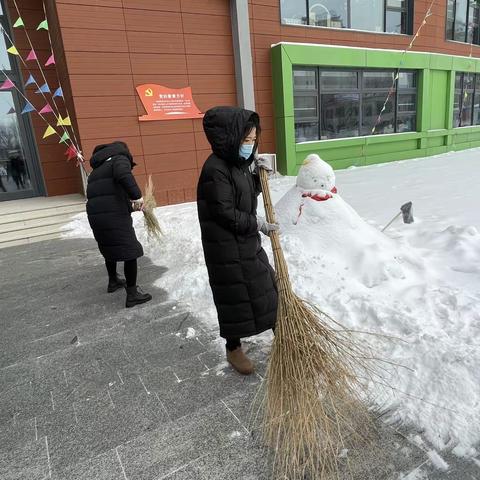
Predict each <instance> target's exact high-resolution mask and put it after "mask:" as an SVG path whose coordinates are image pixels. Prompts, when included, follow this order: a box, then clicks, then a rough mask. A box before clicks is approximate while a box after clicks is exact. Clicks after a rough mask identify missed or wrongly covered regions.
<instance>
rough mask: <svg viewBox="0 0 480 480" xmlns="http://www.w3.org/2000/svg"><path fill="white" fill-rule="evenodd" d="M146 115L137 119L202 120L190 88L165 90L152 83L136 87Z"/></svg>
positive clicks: (201, 114)
mask: <svg viewBox="0 0 480 480" xmlns="http://www.w3.org/2000/svg"><path fill="white" fill-rule="evenodd" d="M137 93H138V95H140V99H141V100H142V103H143V106H144V107H145V110H146V111H147V115H142V116H141V117H138V119H139V120H140V121H142V122H144V121H148V120H175V119H177V118H202V117H203V113H202V112H201V111H200V110H199V109H198V108H197V106H196V105H195V102H194V101H193V98H192V89H191V87H185V88H167V87H164V86H162V85H156V84H154V83H147V84H145V85H139V86H138V87H137Z"/></svg>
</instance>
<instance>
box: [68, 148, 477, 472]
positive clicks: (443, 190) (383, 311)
mask: <svg viewBox="0 0 480 480" xmlns="http://www.w3.org/2000/svg"><path fill="white" fill-rule="evenodd" d="M479 162H480V149H473V150H469V151H461V152H453V153H448V154H444V155H439V156H436V157H430V158H426V159H418V160H408V161H401V162H393V163H389V164H382V165H373V166H369V167H362V168H350V169H347V170H342V171H337V172H335V173H336V177H337V180H336V186H337V189H338V195H336V196H335V198H333V199H330V200H328V201H326V202H315V203H314V201H313V200H310V199H308V201H307V202H304V206H303V210H302V215H301V217H300V221H298V222H297V224H296V225H295V224H294V221H293V219H294V218H296V217H297V216H298V202H299V201H301V195H300V197H299V195H298V192H295V189H294V188H293V187H294V185H295V178H294V177H280V178H276V179H272V180H271V189H272V196H273V200H274V202H277V205H276V210H277V214H278V217H279V219H280V224H281V237H282V245H283V247H284V251H285V256H286V258H287V261H288V265H289V269H290V274H291V277H292V281H293V283H294V288H295V290H296V291H297V292H298V293H299V294H300V295H301V296H303V297H305V298H307V299H309V300H311V301H314V302H315V303H316V304H318V305H319V306H320V308H322V309H323V310H325V311H327V312H328V313H330V314H331V315H332V316H333V317H334V318H335V319H337V320H338V321H340V322H341V323H343V324H344V325H346V326H347V327H350V328H353V329H355V330H362V331H369V332H373V333H375V332H376V333H380V334H384V335H392V336H394V337H398V338H400V339H401V341H392V342H385V341H383V340H381V339H380V337H379V338H378V340H375V338H376V337H373V338H374V340H372V341H373V342H374V344H375V347H376V348H377V349H378V351H379V355H380V356H381V357H382V358H384V359H386V360H389V361H391V362H393V363H396V364H398V365H401V366H402V367H399V368H396V369H394V370H392V371H391V372H390V377H389V378H387V379H386V382H387V383H388V384H389V385H390V386H391V388H385V387H384V386H381V385H377V384H372V385H371V386H370V393H371V394H372V398H374V399H375V400H376V401H377V402H378V406H379V407H381V408H384V409H388V410H389V411H390V412H391V416H393V418H394V419H396V420H401V421H402V422H403V423H405V424H407V425H409V426H413V427H414V428H415V429H417V430H418V431H419V432H421V434H422V436H423V437H424V438H425V439H426V440H427V441H428V442H429V443H430V444H431V445H433V447H434V449H436V450H438V451H441V450H443V449H453V452H454V453H456V454H458V455H459V456H463V457H465V456H466V457H469V458H475V457H478V452H477V451H476V450H475V448H474V447H475V446H478V444H479V442H480V233H479V230H480V208H479V206H480V188H479V185H480V168H479V166H480V163H479ZM285 194H287V196H286V197H284V195H285ZM282 197H284V198H283V199H282ZM299 199H300V200H299ZM407 201H412V202H413V214H414V217H415V223H413V224H410V225H405V224H403V223H402V222H401V220H398V221H397V222H396V223H395V224H394V225H392V227H390V228H389V229H388V230H387V231H386V234H382V233H381V232H380V228H381V227H382V226H384V225H386V224H387V223H388V221H389V220H390V219H391V218H392V217H393V216H394V215H395V214H396V213H397V212H398V211H399V207H400V205H401V204H403V203H405V202H407ZM278 202H279V203H278ZM261 209H262V207H260V209H259V210H260V211H261ZM157 213H158V217H159V220H160V222H161V225H162V229H163V231H164V232H165V236H164V238H163V239H162V241H161V242H160V243H158V244H152V243H149V242H148V241H147V239H146V234H145V231H144V229H143V221H142V218H141V216H140V215H139V214H135V226H136V229H137V233H138V237H139V239H140V240H141V241H142V242H143V244H144V246H145V252H146V254H147V255H148V256H149V257H150V258H151V259H152V261H153V262H155V263H157V264H159V265H164V266H166V267H168V269H169V270H168V271H167V272H166V273H165V274H164V275H163V276H162V277H161V278H160V279H159V280H158V281H157V283H156V284H157V286H159V287H161V288H164V289H165V290H167V291H168V292H169V294H170V295H171V296H172V298H174V299H176V300H180V301H182V302H184V303H186V304H188V305H190V306H191V308H192V309H194V310H195V311H196V312H198V315H199V317H200V319H201V320H202V321H203V322H204V324H205V326H207V327H208V328H211V329H215V328H216V315H215V308H214V305H213V301H212V296H211V292H210V288H209V285H208V277H207V272H206V267H205V264H204V259H203V252H202V248H201V240H200V228H199V225H198V219H197V213H196V205H195V203H190V204H182V205H175V206H168V207H161V208H159V209H158V210H157ZM68 228H73V231H72V232H70V233H68V234H67V235H75V236H91V233H90V229H89V227H88V222H87V221H86V217H85V215H80V216H77V217H76V218H75V219H74V220H73V222H72V223H71V224H70V225H69V226H68ZM262 242H263V245H264V247H265V249H266V250H267V253H268V254H269V255H270V258H271V250H270V245H269V241H268V239H267V238H266V237H262ZM252 340H253V341H259V340H258V339H252ZM260 341H265V342H268V341H269V337H268V336H262V337H261V339H260ZM404 367H405V368H404ZM435 458H436V457H435ZM439 458H440V457H439ZM412 473H413V472H412ZM418 474H419V475H420V472H418ZM409 478H410V477H409ZM413 478H422V477H421V476H418V477H416V476H415V477H413Z"/></svg>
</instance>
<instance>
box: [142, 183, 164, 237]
mask: <svg viewBox="0 0 480 480" xmlns="http://www.w3.org/2000/svg"><path fill="white" fill-rule="evenodd" d="M156 207H157V202H156V200H155V191H154V187H153V182H152V176H151V175H149V176H148V180H147V186H146V188H145V195H144V203H143V220H144V222H145V230H146V231H147V235H148V237H149V238H150V239H155V240H160V238H161V236H162V229H161V228H160V224H159V223H158V219H157V217H156V215H155V208H156Z"/></svg>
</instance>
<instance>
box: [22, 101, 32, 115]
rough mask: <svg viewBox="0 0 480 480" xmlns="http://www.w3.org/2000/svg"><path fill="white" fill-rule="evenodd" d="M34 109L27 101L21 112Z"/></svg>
mask: <svg viewBox="0 0 480 480" xmlns="http://www.w3.org/2000/svg"><path fill="white" fill-rule="evenodd" d="M34 111H35V107H34V106H33V105H32V104H31V103H30V102H27V103H26V105H25V106H24V107H23V110H22V114H24V113H28V112H34Z"/></svg>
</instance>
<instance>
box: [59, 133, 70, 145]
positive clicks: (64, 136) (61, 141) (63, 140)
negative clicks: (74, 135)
mask: <svg viewBox="0 0 480 480" xmlns="http://www.w3.org/2000/svg"><path fill="white" fill-rule="evenodd" d="M67 140H70V135H69V134H68V132H65V133H64V134H63V135H62V138H61V139H60V142H59V143H65V142H66V141H67Z"/></svg>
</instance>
